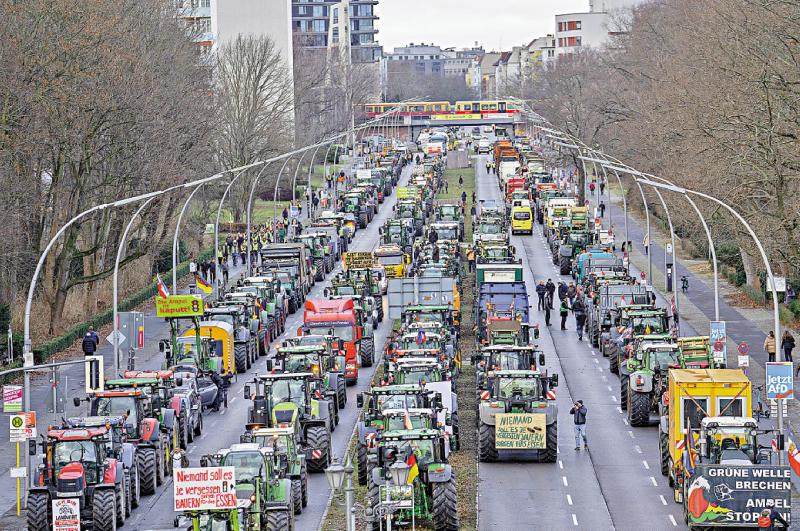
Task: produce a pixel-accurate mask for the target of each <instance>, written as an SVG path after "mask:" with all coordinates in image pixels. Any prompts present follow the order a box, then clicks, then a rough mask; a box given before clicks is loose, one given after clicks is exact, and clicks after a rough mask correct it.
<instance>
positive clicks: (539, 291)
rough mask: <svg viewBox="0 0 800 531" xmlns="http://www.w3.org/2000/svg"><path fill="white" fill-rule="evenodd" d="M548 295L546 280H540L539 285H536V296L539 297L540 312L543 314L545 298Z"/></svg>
mask: <svg viewBox="0 0 800 531" xmlns="http://www.w3.org/2000/svg"><path fill="white" fill-rule="evenodd" d="M546 294H547V287H546V286H545V285H544V280H540V281H539V283H538V284H536V295H537V296H538V297H539V307H538V310H539V311H540V312H541V311H542V309H543V307H544V305H545V302H544V296H545V295H546Z"/></svg>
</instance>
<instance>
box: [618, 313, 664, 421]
mask: <svg viewBox="0 0 800 531" xmlns="http://www.w3.org/2000/svg"><path fill="white" fill-rule="evenodd" d="M619 312H620V313H619V317H616V316H614V313H615V312H614V311H612V319H618V321H617V322H618V324H617V326H616V328H614V327H612V328H611V329H610V330H609V333H608V335H606V336H604V337H603V338H602V350H603V355H608V365H609V370H610V371H611V372H612V373H614V374H618V373H619V367H620V365H622V363H623V362H624V361H625V359H626V358H628V357H629V356H630V353H631V349H630V348H628V346H629V345H630V344H631V343H632V342H633V339H634V338H635V337H636V336H641V335H661V334H666V333H669V331H670V328H669V316H668V315H667V311H666V310H665V309H664V308H654V307H652V306H640V305H635V306H624V307H620V309H619ZM623 407H624V404H623Z"/></svg>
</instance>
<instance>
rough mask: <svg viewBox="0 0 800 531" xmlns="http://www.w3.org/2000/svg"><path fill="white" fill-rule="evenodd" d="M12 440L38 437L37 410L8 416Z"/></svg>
mask: <svg viewBox="0 0 800 531" xmlns="http://www.w3.org/2000/svg"><path fill="white" fill-rule="evenodd" d="M8 424H9V439H10V440H11V442H25V441H26V440H28V439H35V438H36V412H35V411H29V412H21V413H17V414H16V415H11V416H10V417H9V418H8Z"/></svg>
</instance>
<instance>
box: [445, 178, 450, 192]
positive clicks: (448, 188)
mask: <svg viewBox="0 0 800 531" xmlns="http://www.w3.org/2000/svg"><path fill="white" fill-rule="evenodd" d="M449 192H450V181H448V180H446V179H445V181H444V193H446V194H447V193H449Z"/></svg>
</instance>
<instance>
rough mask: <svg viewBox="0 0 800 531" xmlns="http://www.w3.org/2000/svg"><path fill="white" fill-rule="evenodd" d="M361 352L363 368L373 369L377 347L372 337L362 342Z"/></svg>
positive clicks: (360, 345) (360, 344)
mask: <svg viewBox="0 0 800 531" xmlns="http://www.w3.org/2000/svg"><path fill="white" fill-rule="evenodd" d="M359 351H360V354H361V366H362V367H372V363H373V361H374V360H375V345H374V343H373V342H372V338H371V337H365V338H364V339H362V340H361V343H359Z"/></svg>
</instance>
